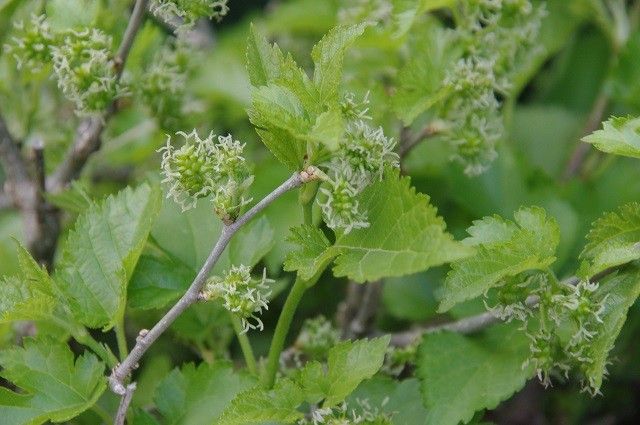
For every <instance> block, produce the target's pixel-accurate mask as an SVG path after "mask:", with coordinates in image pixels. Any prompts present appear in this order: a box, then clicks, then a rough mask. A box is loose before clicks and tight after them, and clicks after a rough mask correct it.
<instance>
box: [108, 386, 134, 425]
mask: <svg viewBox="0 0 640 425" xmlns="http://www.w3.org/2000/svg"><path fill="white" fill-rule="evenodd" d="M135 390H136V383H135V382H132V383H131V384H129V385H127V387H126V388H125V390H124V395H123V396H122V399H121V400H120V405H119V406H118V412H117V413H116V418H115V419H114V421H113V425H124V421H125V419H126V418H127V410H128V409H129V404H131V399H133V393H134V391H135Z"/></svg>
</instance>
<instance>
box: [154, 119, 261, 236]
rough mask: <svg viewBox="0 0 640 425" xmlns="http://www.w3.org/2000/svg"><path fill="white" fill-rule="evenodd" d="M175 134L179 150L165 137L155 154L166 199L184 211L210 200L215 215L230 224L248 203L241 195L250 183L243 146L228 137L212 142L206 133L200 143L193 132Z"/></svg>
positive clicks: (168, 137) (211, 136) (198, 137)
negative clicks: (159, 154) (159, 155)
mask: <svg viewBox="0 0 640 425" xmlns="http://www.w3.org/2000/svg"><path fill="white" fill-rule="evenodd" d="M176 134H177V135H179V136H181V137H182V138H183V139H184V144H183V145H182V146H181V147H180V148H177V149H176V148H174V147H173V146H172V144H171V136H167V144H166V145H165V146H164V147H162V148H161V149H160V150H159V152H162V163H161V167H162V172H163V175H164V179H163V180H162V182H163V183H166V184H168V186H169V190H168V194H167V197H173V199H174V200H175V201H176V202H177V203H178V204H180V205H181V206H182V210H183V211H184V210H187V209H189V208H193V207H195V205H196V203H197V201H198V199H201V198H205V197H209V196H210V197H211V202H212V203H213V209H214V211H215V213H216V214H217V215H218V216H219V217H220V218H221V219H222V220H223V221H224V222H227V223H229V222H233V221H234V220H235V219H236V218H237V217H238V215H239V214H240V210H241V209H242V207H243V206H245V205H246V204H247V203H248V202H250V199H245V198H244V193H245V192H246V190H247V189H248V188H249V186H250V185H251V183H252V182H253V176H252V175H251V174H250V172H249V167H248V164H247V162H246V161H245V158H244V156H243V150H244V144H241V143H240V142H239V141H237V140H234V139H233V137H232V136H231V135H230V134H229V135H227V136H217V138H216V136H215V135H214V134H213V133H210V134H209V135H208V136H207V137H206V138H204V139H202V138H200V136H199V135H198V133H197V132H196V130H195V129H194V130H193V131H192V132H191V133H189V134H187V133H185V132H182V131H179V132H177V133H176ZM216 140H217V141H216Z"/></svg>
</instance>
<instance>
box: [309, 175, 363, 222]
mask: <svg viewBox="0 0 640 425" xmlns="http://www.w3.org/2000/svg"><path fill="white" fill-rule="evenodd" d="M349 173H350V170H349ZM349 177H350V175H348V174H346V177H345V175H337V176H336V177H335V178H334V179H332V180H331V181H330V182H329V187H328V188H325V187H322V188H320V191H321V192H322V193H323V194H324V195H326V200H325V201H324V202H320V201H318V204H319V205H320V208H321V209H322V214H323V217H324V221H325V223H327V226H329V228H331V229H342V230H343V231H344V233H345V234H347V233H349V232H351V230H353V229H362V228H365V227H369V222H368V221H367V215H366V213H365V212H363V211H361V210H360V208H359V203H358V200H357V199H356V196H357V195H358V190H357V189H356V188H354V187H353V186H352V185H351V182H350V181H349V180H350V178H349Z"/></svg>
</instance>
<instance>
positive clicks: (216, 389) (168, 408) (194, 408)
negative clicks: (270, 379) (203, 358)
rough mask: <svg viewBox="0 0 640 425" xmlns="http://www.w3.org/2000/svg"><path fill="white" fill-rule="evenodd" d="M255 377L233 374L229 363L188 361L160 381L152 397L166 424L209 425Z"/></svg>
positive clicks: (250, 384)
mask: <svg viewBox="0 0 640 425" xmlns="http://www.w3.org/2000/svg"><path fill="white" fill-rule="evenodd" d="M253 383H254V379H253V378H251V377H249V376H248V375H246V374H242V373H235V372H234V371H233V368H232V367H231V365H230V364H228V363H225V362H216V363H214V364H207V363H202V364H200V365H199V366H198V367H196V366H195V365H194V364H193V363H188V364H186V365H184V366H182V367H181V368H180V369H174V370H173V371H172V372H171V373H170V374H169V375H168V376H167V377H166V378H165V379H163V380H162V382H161V383H160V384H159V386H158V388H157V390H156V395H155V397H154V400H155V403H156V406H157V407H158V411H159V412H160V413H161V414H162V417H163V418H164V422H163V423H164V424H167V425H198V424H202V425H210V424H212V423H215V421H216V419H218V417H219V416H220V415H221V414H222V412H223V410H224V409H225V407H226V406H227V405H228V404H229V403H230V402H231V400H233V399H234V397H235V396H236V395H237V394H238V393H240V392H242V391H245V390H246V389H247V388H249V387H250V386H252V384H253Z"/></svg>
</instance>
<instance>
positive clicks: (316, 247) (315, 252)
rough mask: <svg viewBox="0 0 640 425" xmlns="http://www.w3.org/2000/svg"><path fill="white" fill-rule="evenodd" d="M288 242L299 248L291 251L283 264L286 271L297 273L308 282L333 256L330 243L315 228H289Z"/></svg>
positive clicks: (305, 226) (320, 231) (304, 226)
mask: <svg viewBox="0 0 640 425" xmlns="http://www.w3.org/2000/svg"><path fill="white" fill-rule="evenodd" d="M290 231H291V235H290V236H289V238H288V240H289V241H290V242H293V243H295V244H296V245H298V246H299V247H300V249H299V250H297V251H291V252H290V253H289V255H287V258H286V260H285V262H284V269H285V270H286V271H297V272H298V276H300V278H301V279H304V280H309V279H311V277H313V276H314V275H315V274H316V273H318V272H319V271H320V270H322V269H323V268H324V267H325V266H326V264H327V263H328V262H329V261H331V259H332V258H333V257H334V256H335V251H334V250H332V249H331V242H329V239H327V237H326V236H325V235H324V233H322V230H320V229H318V228H317V227H315V226H308V225H302V226H298V227H292V228H291V230H290Z"/></svg>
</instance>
